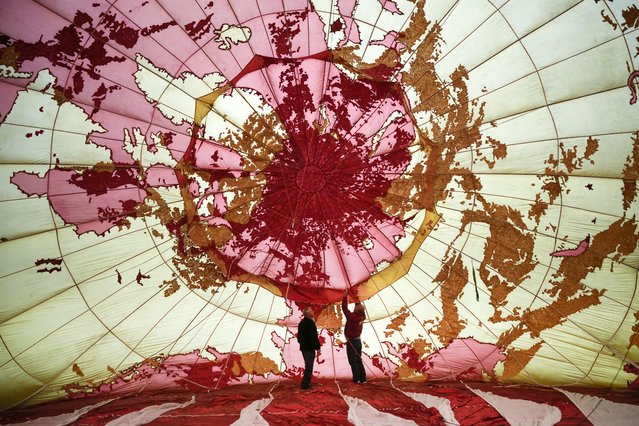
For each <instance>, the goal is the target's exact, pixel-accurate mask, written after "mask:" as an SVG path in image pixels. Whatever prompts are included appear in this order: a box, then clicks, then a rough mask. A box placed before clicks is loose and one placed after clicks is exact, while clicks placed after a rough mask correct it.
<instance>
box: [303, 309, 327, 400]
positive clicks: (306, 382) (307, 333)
mask: <svg viewBox="0 0 639 426" xmlns="http://www.w3.org/2000/svg"><path fill="white" fill-rule="evenodd" d="M303 314H304V318H302V321H300V323H299V325H298V326H297V341H298V342H299V344H300V351H302V356H303V357H304V376H303V377H302V385H301V388H302V389H308V388H309V387H311V377H312V376H313V365H314V364H315V351H317V356H319V355H320V353H321V352H320V343H319V338H318V337H317V327H316V326H315V316H314V315H313V309H311V308H310V306H309V307H307V308H305V309H304V311H303Z"/></svg>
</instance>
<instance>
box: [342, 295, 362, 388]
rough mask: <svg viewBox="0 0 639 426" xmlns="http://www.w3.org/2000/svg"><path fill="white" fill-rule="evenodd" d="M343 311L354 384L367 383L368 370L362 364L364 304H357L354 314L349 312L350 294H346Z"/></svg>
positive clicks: (347, 350) (347, 351) (343, 300)
mask: <svg viewBox="0 0 639 426" xmlns="http://www.w3.org/2000/svg"><path fill="white" fill-rule="evenodd" d="M342 311H343V312H344V316H345V317H346V325H345V326H344V335H345V336H346V354H347V355H348V363H349V364H350V365H351V371H352V373H353V382H355V383H364V382H366V370H365V369H364V364H363V363H362V339H361V338H360V336H361V335H362V325H363V324H364V320H365V319H366V312H365V308H364V305H363V304H362V303H359V302H358V303H355V308H354V309H353V312H351V311H349V310H348V293H344V298H343V299H342Z"/></svg>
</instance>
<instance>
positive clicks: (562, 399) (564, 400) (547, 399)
mask: <svg viewBox="0 0 639 426" xmlns="http://www.w3.org/2000/svg"><path fill="white" fill-rule="evenodd" d="M471 387H472V388H475V389H479V390H483V391H485V392H491V393H494V394H495V395H499V396H504V397H506V398H512V399H525V400H526V401H533V402H537V403H539V404H548V405H552V406H555V407H557V408H558V409H559V410H560V411H561V421H559V422H558V423H555V425H574V424H584V425H588V424H590V422H589V421H588V419H586V416H584V415H583V413H582V412H581V411H579V408H577V407H576V406H575V404H573V403H572V402H571V401H570V399H568V397H567V396H566V395H564V394H563V393H561V392H559V391H556V390H555V389H553V388H535V387H532V386H520V385H518V386H512V385H511V386H508V385H495V384H492V383H473V384H472V385H471Z"/></svg>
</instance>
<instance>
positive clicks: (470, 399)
mask: <svg viewBox="0 0 639 426" xmlns="http://www.w3.org/2000/svg"><path fill="white" fill-rule="evenodd" d="M393 384H394V386H395V387H396V388H398V389H400V390H401V391H403V392H416V393H422V394H429V395H433V396H438V397H443V398H446V399H448V400H449V401H450V403H451V408H452V409H453V412H454V414H455V417H456V418H457V420H458V421H459V422H460V424H461V425H506V424H508V423H507V422H506V420H505V419H504V418H503V417H502V416H501V415H500V414H499V413H498V412H497V411H496V410H495V409H494V408H493V407H492V406H490V405H489V404H488V403H487V402H486V401H484V400H483V399H482V398H481V397H479V396H477V395H475V394H474V393H473V392H472V391H470V390H469V389H467V388H466V384H465V383H461V382H441V383H433V382H424V383H415V382H393ZM312 386H313V388H311V389H309V390H301V389H299V380H285V381H281V382H279V383H260V384H255V385H250V384H242V385H235V386H227V387H224V388H220V389H210V390H207V389H204V388H201V389H199V390H197V391H196V390H195V389H192V390H186V391H180V392H170V393H169V392H165V393H143V394H137V395H131V396H119V397H117V398H116V399H114V400H113V401H111V402H109V403H108V404H105V405H103V406H101V407H97V408H95V409H93V410H92V411H90V412H88V413H86V414H85V415H84V416H82V417H81V418H79V419H78V420H77V421H76V422H75V423H74V424H77V425H103V424H106V423H108V422H109V421H111V420H114V419H116V418H118V417H120V416H122V415H125V414H129V413H132V412H136V411H140V410H142V409H144V408H146V407H150V406H156V405H161V404H165V403H174V404H183V403H185V402H188V401H190V400H191V399H192V398H193V397H195V403H193V404H191V405H188V406H186V407H184V408H179V409H174V410H171V411H168V412H165V413H163V414H162V415H161V416H160V417H158V418H157V419H155V420H153V421H152V422H150V423H149V424H152V425H174V424H180V425H181V426H189V425H200V424H215V425H228V424H231V423H233V422H234V421H236V420H237V419H239V417H240V412H241V411H242V409H243V408H245V407H247V406H248V405H250V404H251V403H252V402H254V401H256V400H259V399H262V398H268V397H269V392H270V391H271V390H272V392H271V393H272V395H273V397H274V399H273V401H272V402H271V403H270V405H269V406H268V407H266V408H265V409H264V410H263V411H262V413H261V415H262V417H263V418H264V419H265V420H266V422H267V423H269V424H271V425H344V424H348V423H349V422H348V405H347V404H346V402H345V401H344V399H343V398H342V396H341V395H340V393H339V389H338V386H337V385H336V384H335V382H334V381H333V380H318V379H316V378H314V379H313V382H312ZM339 386H340V389H341V390H342V393H343V394H344V395H347V396H351V397H354V398H358V399H360V400H362V401H365V402H366V403H368V404H370V405H371V406H373V407H374V408H375V409H377V410H379V411H381V412H385V413H389V414H392V415H395V416H397V417H401V418H404V419H408V420H413V421H415V422H416V423H417V424H420V425H430V424H443V419H442V417H441V415H440V414H439V413H438V412H437V411H436V410H435V409H432V408H430V409H429V408H427V407H425V406H424V405H422V404H421V403H419V402H418V401H415V400H413V399H412V398H409V397H407V396H406V395H404V394H403V393H402V392H400V391H398V390H397V389H395V388H394V387H393V385H391V383H390V382H389V381H386V380H373V381H369V382H368V383H366V384H364V385H357V384H353V383H351V382H348V381H340V382H339ZM468 386H470V387H472V388H474V389H480V390H482V391H485V392H491V393H493V394H496V395H500V396H504V397H507V398H514V399H525V400H529V401H533V402H537V403H544V404H549V405H553V406H555V407H557V408H559V410H561V413H562V420H561V421H560V422H559V423H558V424H559V425H568V424H589V422H588V420H587V419H586V418H585V416H584V415H583V414H582V413H581V412H580V411H579V409H578V408H577V407H576V406H575V405H574V404H572V402H570V400H569V399H568V398H567V397H566V396H565V395H564V394H562V393H561V392H559V391H556V390H554V389H552V388H541V387H533V386H521V385H506V384H497V383H483V382H468ZM567 390H569V391H571V392H577V393H580V394H589V395H593V396H598V397H601V398H604V399H606V400H609V401H615V402H620V403H626V404H635V405H639V392H636V391H610V390H608V389H595V388H570V389H567ZM107 399H109V398H105V397H104V396H101V397H99V398H91V397H86V398H78V399H72V400H64V401H58V402H54V403H48V404H42V405H36V406H31V407H21V408H14V409H11V410H7V411H4V412H2V413H0V424H7V423H19V422H24V421H27V420H33V419H38V418H45V417H53V416H58V415H61V414H70V413H72V412H73V411H75V410H78V409H80V408H82V407H87V406H92V405H95V404H97V403H99V402H102V401H105V400H107Z"/></svg>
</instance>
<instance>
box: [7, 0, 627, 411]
mask: <svg viewBox="0 0 639 426" xmlns="http://www.w3.org/2000/svg"><path fill="white" fill-rule="evenodd" d="M638 68H639V6H638V3H637V2H634V1H625V2H624V1H615V2H612V1H597V0H582V1H578V0H561V1H557V0H552V1H551V0H548V1H529V0H439V1H434V0H433V1H424V0H411V1H409V0H359V1H357V0H282V1H279V0H278V1H261V0H260V1H256V0H214V1H207V0H185V1H168V0H148V1H142V0H121V1H116V0H113V1H106V0H95V1H91V2H89V1H79V0H78V1H53V0H29V1H21V0H20V1H19V0H5V1H2V2H0V76H1V78H0V215H1V219H2V220H1V221H0V238H1V242H0V251H1V253H0V259H1V260H0V408H2V409H4V408H10V407H15V406H18V405H30V404H36V403H41V402H45V401H50V400H54V399H58V398H62V397H71V398H82V397H85V396H98V395H101V396H104V397H105V398H106V397H107V396H108V397H109V398H113V397H118V395H125V394H130V393H137V392H142V391H144V392H152V391H156V390H180V391H183V390H186V389H192V390H195V389H197V390H201V389H217V388H222V387H224V386H227V385H232V384H240V383H256V384H257V383H260V382H280V381H282V380H285V379H292V380H293V381H297V380H300V377H301V373H302V370H303V368H304V361H303V358H302V354H301V353H300V351H299V345H298V343H297V339H296V333H297V324H298V323H299V321H300V319H301V312H302V310H303V309H304V308H305V307H307V306H311V307H312V308H313V311H314V313H315V320H316V323H317V326H318V329H319V332H320V342H321V345H322V353H321V355H319V356H318V358H317V359H316V361H315V377H316V378H318V377H319V378H324V379H340V380H341V379H347V380H348V379H350V374H351V370H350V367H349V365H348V361H347V355H346V343H345V342H346V339H345V337H344V335H343V325H344V320H345V318H344V316H343V314H342V311H341V307H340V304H341V300H342V297H343V296H344V294H345V293H348V295H349V302H350V303H353V302H355V301H362V302H364V305H365V309H366V321H365V322H364V324H363V334H362V341H363V345H364V347H363V354H362V358H363V362H364V366H365V368H366V371H367V376H368V377H369V378H370V379H372V380H374V379H376V378H377V379H381V378H385V379H386V380H387V379H392V380H393V381H399V380H410V381H416V382H427V383H428V382H430V383H435V382H445V381H459V380H462V381H466V380H473V381H494V382H498V383H499V382H501V383H509V382H516V383H519V384H525V385H544V386H581V387H597V388H601V389H613V388H614V389H619V388H627V387H631V388H632V387H636V386H637V385H638V384H639V382H638V381H637V375H638V374H639V313H638V312H637V310H638V308H639V294H637V284H638V274H637V268H638V267H639V251H638V249H637V245H638V243H639V226H638V223H637V213H638V212H639V200H638V197H637V179H638V177H639V103H638V102H637V89H638V84H639V71H637V69H638ZM352 306H353V305H350V307H351V309H352ZM473 395H474V394H473ZM482 395H483V394H482ZM262 397H264V396H262ZM482 397H485V395H483V396H482ZM473 398H475V397H473ZM477 398H479V397H477ZM493 399H494V400H495V401H499V400H498V397H495V398H493ZM189 401H190V399H189V398H186V399H185V400H184V401H182V400H180V401H179V402H180V404H187V405H188V404H190V403H189ZM345 401H346V402H345V403H344V404H347V403H348V404H347V405H348V406H350V407H351V409H352V410H355V408H353V406H351V405H352V404H351V403H353V404H355V403H354V402H352V401H351V400H348V399H345ZM349 401H350V402H349ZM176 404H177V402H174V403H173V405H170V407H169V408H170V409H175V407H177V406H178V405H176ZM495 404H498V402H495ZM187 405H184V407H186V406H187ZM347 405H344V407H347ZM167 407H168V406H167ZM179 407H182V406H181V405H180V406H179ZM358 407H359V409H362V410H364V411H363V413H369V414H370V412H371V411H370V409H369V408H368V407H367V406H363V405H361V404H360V405H359V406H358ZM158 410H159V411H157V410H156V411H157V413H161V412H163V411H162V410H164V408H161V409H160V408H158ZM355 411H356V410H355ZM355 411H354V412H355ZM157 413H156V414H157ZM549 413H550V411H549ZM369 414H365V415H369ZM551 414H552V416H555V415H556V413H555V412H554V411H553V412H552V413H551ZM158 415H160V414H158ZM549 415H550V414H549Z"/></svg>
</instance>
